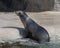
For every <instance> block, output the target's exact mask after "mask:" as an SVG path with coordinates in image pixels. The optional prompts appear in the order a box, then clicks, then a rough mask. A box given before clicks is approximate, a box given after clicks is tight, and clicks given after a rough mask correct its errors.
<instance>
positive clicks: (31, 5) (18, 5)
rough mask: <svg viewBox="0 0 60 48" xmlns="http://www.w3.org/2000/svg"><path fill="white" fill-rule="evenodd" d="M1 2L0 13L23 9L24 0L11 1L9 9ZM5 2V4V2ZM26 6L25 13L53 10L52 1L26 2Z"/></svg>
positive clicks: (34, 0) (0, 0)
mask: <svg viewBox="0 0 60 48" xmlns="http://www.w3.org/2000/svg"><path fill="white" fill-rule="evenodd" d="M3 1H4V0H0V11H14V10H22V9H23V8H24V7H25V4H24V1H26V0H23V1H22V0H12V2H11V3H10V4H11V5H9V6H10V8H7V6H6V5H5V3H4V2H3ZM5 1H6V2H7V0H5ZM7 3H8V2H7ZM26 6H27V9H26V10H25V11H28V12H30V11H31V12H32V11H33V12H38V11H46V10H52V9H53V8H54V0H27V4H26Z"/></svg>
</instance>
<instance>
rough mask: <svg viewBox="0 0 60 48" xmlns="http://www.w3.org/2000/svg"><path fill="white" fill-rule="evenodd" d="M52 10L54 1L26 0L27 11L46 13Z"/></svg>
mask: <svg viewBox="0 0 60 48" xmlns="http://www.w3.org/2000/svg"><path fill="white" fill-rule="evenodd" d="M53 8H54V0H28V7H27V9H26V10H27V11H46V10H52V9H53Z"/></svg>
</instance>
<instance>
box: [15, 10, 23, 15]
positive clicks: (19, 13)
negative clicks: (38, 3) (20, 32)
mask: <svg viewBox="0 0 60 48" xmlns="http://www.w3.org/2000/svg"><path fill="white" fill-rule="evenodd" d="M15 13H16V14H17V15H18V16H20V15H23V14H24V12H23V11H16V12H15Z"/></svg>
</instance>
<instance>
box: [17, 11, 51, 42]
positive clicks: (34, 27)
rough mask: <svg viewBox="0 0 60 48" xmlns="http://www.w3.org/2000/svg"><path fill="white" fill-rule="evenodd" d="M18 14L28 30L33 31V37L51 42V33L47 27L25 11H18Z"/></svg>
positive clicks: (38, 40) (40, 40)
mask: <svg viewBox="0 0 60 48" xmlns="http://www.w3.org/2000/svg"><path fill="white" fill-rule="evenodd" d="M16 14H17V15H18V16H19V18H20V19H21V21H22V23H23V25H24V27H25V30H26V32H29V33H31V35H32V38H33V39H34V40H36V41H37V42H39V43H44V42H49V41H50V37H49V33H48V32H47V30H46V29H45V28H43V27H42V26H40V25H38V24H37V23H36V22H35V21H33V20H32V19H31V18H30V17H28V15H27V14H26V13H25V12H24V11H17V12H16Z"/></svg>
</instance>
